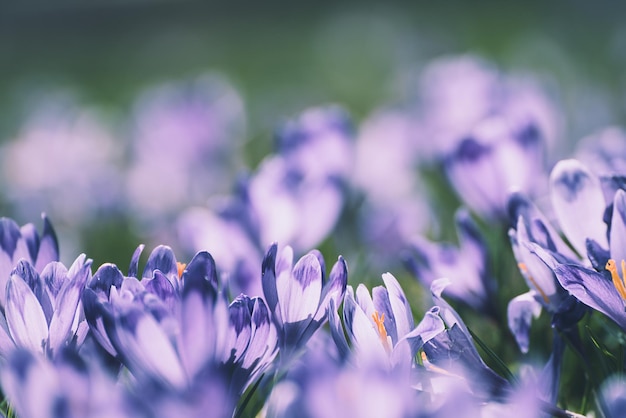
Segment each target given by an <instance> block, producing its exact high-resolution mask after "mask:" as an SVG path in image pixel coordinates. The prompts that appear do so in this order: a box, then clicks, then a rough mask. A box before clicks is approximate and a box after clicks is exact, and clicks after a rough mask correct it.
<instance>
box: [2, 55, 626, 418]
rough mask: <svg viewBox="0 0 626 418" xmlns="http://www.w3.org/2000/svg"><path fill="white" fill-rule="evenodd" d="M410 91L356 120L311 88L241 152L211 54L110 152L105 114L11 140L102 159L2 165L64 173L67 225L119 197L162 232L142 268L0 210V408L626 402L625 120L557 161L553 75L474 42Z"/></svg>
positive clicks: (17, 154)
mask: <svg viewBox="0 0 626 418" xmlns="http://www.w3.org/2000/svg"><path fill="white" fill-rule="evenodd" d="M411 99H412V100H410V102H409V103H406V104H404V105H403V106H394V107H392V106H385V107H384V108H382V109H378V110H376V111H374V113H373V114H372V115H371V116H369V117H368V118H366V120H364V121H362V123H360V124H357V123H355V121H353V120H352V119H351V118H350V115H349V114H348V113H347V112H346V110H344V109H342V108H340V107H338V106H325V107H317V108H311V109H307V110H306V111H304V112H303V113H302V114H300V115H298V116H297V117H294V118H293V119H291V120H289V121H287V122H286V123H284V124H283V126H282V127H280V128H279V129H278V130H277V134H276V144H275V145H276V147H275V149H274V151H273V152H272V153H271V154H269V155H267V156H265V157H264V158H262V159H260V160H259V161H260V163H259V164H258V165H257V166H256V168H254V169H248V170H245V171H242V172H240V173H235V171H237V170H235V166H238V165H243V161H244V160H245V158H244V157H243V156H242V155H240V154H238V153H237V152H234V151H237V150H238V149H239V148H238V147H239V146H240V145H241V144H240V143H234V142H233V139H234V138H237V137H239V136H240V135H243V128H242V127H243V124H242V123H241V120H240V116H241V115H242V113H243V110H242V103H241V102H240V99H239V97H238V95H237V94H236V93H235V92H234V91H233V90H232V88H231V87H230V86H228V85H227V84H226V83H225V82H224V81H223V80H222V79H220V78H216V77H215V76H207V77H201V78H199V79H196V80H193V81H190V82H186V83H172V84H168V85H164V86H161V87H159V88H156V89H154V90H152V91H149V92H147V93H145V94H144V95H143V96H142V97H141V98H140V99H138V100H137V103H136V105H135V108H134V109H135V110H134V112H133V123H131V124H130V125H131V126H132V128H131V129H130V131H131V132H132V136H133V138H134V141H133V145H132V146H131V147H130V148H129V149H128V151H129V153H128V155H129V157H128V158H127V160H126V161H123V162H122V161H121V160H116V158H121V157H120V155H122V154H123V153H120V154H119V155H118V154H117V153H116V152H115V148H116V147H115V146H112V145H110V143H109V142H108V141H109V139H110V138H109V137H108V136H107V135H104V134H103V135H102V138H105V139H104V140H99V141H96V142H97V143H98V144H100V146H103V147H105V148H106V149H108V150H109V151H110V153H109V152H108V151H107V152H104V150H103V151H102V152H100V153H97V152H96V153H95V154H97V155H95V156H94V155H90V156H89V158H90V159H89V160H87V161H84V158H83V157H84V155H87V154H92V153H93V149H91V148H90V152H86V151H85V150H84V149H82V148H81V147H79V146H75V144H74V142H75V141H76V142H80V141H79V140H78V139H77V138H78V137H81V136H82V134H83V133H85V132H88V131H89V129H88V128H89V127H90V126H92V125H91V124H92V123H94V122H93V119H90V118H87V119H85V120H83V121H82V122H80V123H78V122H76V123H75V124H71V123H67V119H63V118H53V119H54V120H55V121H56V123H57V124H58V126H57V127H58V129H55V130H51V131H50V130H46V129H42V128H40V126H45V125H37V124H33V125H32V127H27V128H25V130H24V132H23V133H22V134H21V138H22V139H20V140H18V141H15V142H14V143H9V144H6V145H5V147H4V148H3V150H2V158H3V161H5V160H4V159H6V161H7V162H10V163H14V164H20V161H21V158H22V157H21V156H22V153H24V155H27V156H30V154H32V153H33V152H34V151H32V150H31V149H30V148H28V147H31V146H32V147H38V146H39V145H37V144H39V143H40V141H42V140H41V138H43V137H46V138H47V137H48V135H53V136H54V135H56V136H58V137H59V138H62V139H63V141H68V142H63V143H64V144H66V145H67V148H70V149H71V150H72V151H73V152H75V153H77V155H78V154H80V155H78V157H76V158H73V159H74V160H76V161H79V162H80V163H81V164H87V165H89V166H94V167H96V169H97V170H96V173H95V174H94V172H90V173H88V172H87V170H86V169H85V170H83V169H84V166H82V165H77V166H75V167H74V166H72V165H62V164H61V165H60V166H59V170H58V171H57V172H56V174H57V175H58V176H59V178H52V177H48V176H46V175H45V170H42V172H41V173H40V172H39V171H37V170H38V168H39V167H38V164H36V163H33V164H31V165H30V166H29V167H33V170H32V172H30V177H29V176H28V175H26V174H24V173H23V172H17V171H15V170H13V171H15V172H13V171H12V170H11V168H10V167H11V165H10V164H8V163H7V164H5V165H3V167H5V169H7V170H9V171H11V174H12V175H13V176H15V177H10V176H8V175H7V176H6V177H7V181H8V182H10V183H12V188H8V190H7V193H8V194H9V195H10V196H16V197H19V199H16V207H21V205H25V206H28V207H31V206H29V205H30V204H32V203H33V201H34V202H35V204H41V205H42V206H46V205H44V204H43V203H42V202H43V201H45V199H46V195H47V194H49V195H53V196H56V197H58V202H57V203H58V204H63V205H70V206H73V207H72V208H71V209H72V210H71V211H68V212H67V213H66V216H67V218H65V219H62V221H61V222H62V223H63V222H68V221H70V220H72V219H74V220H75V221H76V224H77V225H78V224H79V223H80V222H90V223H97V222H98V217H97V216H94V215H96V214H97V213H106V212H109V211H111V210H119V211H120V212H123V213H126V212H125V211H128V213H133V214H134V215H132V216H139V217H141V219H140V220H137V225H138V230H144V231H145V230H150V231H151V232H152V233H151V234H150V239H151V240H155V239H157V238H159V239H162V241H161V242H160V243H158V244H154V245H153V247H154V248H153V249H152V251H151V252H150V253H149V254H146V253H147V252H146V253H144V248H145V246H144V245H143V244H141V245H139V246H138V247H136V250H135V251H134V253H132V254H131V252H132V247H131V250H130V251H129V254H127V255H126V256H127V259H128V268H125V267H124V268H123V269H121V268H120V267H118V265H116V264H113V263H109V262H105V263H103V264H101V265H99V266H97V265H95V263H94V261H93V260H92V259H91V258H89V257H94V256H93V255H90V254H89V251H86V254H80V255H78V256H76V257H75V258H74V261H73V262H72V263H71V264H69V263H68V265H69V267H67V265H64V264H63V263H62V262H61V261H60V256H59V254H60V252H59V247H60V245H59V243H58V238H57V234H56V232H55V229H54V228H53V226H52V223H51V222H50V220H49V219H48V216H47V215H43V230H42V232H38V230H37V228H36V227H35V226H34V225H33V224H26V225H24V226H21V227H20V226H19V225H18V224H17V223H16V222H15V221H14V220H12V219H10V218H1V219H0V388H1V390H2V393H3V396H4V398H3V399H4V402H3V403H2V404H0V411H1V412H2V413H4V414H6V415H7V416H18V417H22V418H29V417H37V418H39V417H58V416H62V417H104V416H106V417H109V416H116V417H174V416H176V417H179V416H190V417H216V418H222V417H225V418H226V417H248V416H250V417H268V418H269V417H277V418H282V417H285V418H286V417H305V418H315V417H344V416H354V417H366V418H367V417H372V418H373V417H381V416H384V417H392V418H395V417H398V418H409V417H419V418H450V417H468V418H470V417H499V416H505V415H506V414H515V415H516V416H525V417H544V416H557V417H580V416H585V414H587V415H586V416H606V417H619V416H621V414H623V405H624V404H625V403H626V377H625V376H624V374H625V373H626V366H625V363H624V355H623V353H624V352H626V136H625V135H624V134H623V132H622V131H621V130H620V129H618V128H615V127H612V128H607V129H606V130H603V131H600V132H599V133H597V134H593V135H590V136H589V137H588V138H585V139H584V140H583V141H581V142H580V146H579V148H578V150H577V153H575V154H574V157H576V158H571V156H567V157H568V158H565V159H560V160H559V158H561V157H565V156H558V158H555V152H556V150H557V149H559V146H558V144H557V143H556V142H557V141H558V139H559V126H560V117H559V116H558V112H557V111H556V106H554V104H553V102H552V101H551V100H550V98H549V96H547V95H546V94H545V93H543V92H542V90H541V88H540V86H539V83H537V82H533V81H531V80H529V79H527V78H520V77H514V76H511V75H509V74H504V73H502V72H500V71H498V70H497V69H496V68H495V67H492V66H491V65H490V64H488V63H486V62H484V61H482V60H480V59H477V58H474V57H470V56H463V57H454V58H445V59H440V60H437V61H435V62H434V63H432V64H431V65H429V66H428V67H427V68H426V69H425V71H424V73H423V75H422V77H421V79H420V82H419V90H418V91H417V92H416V93H415V95H414V97H412V98H411ZM33 123H34V122H33ZM37 123H43V122H41V121H40V122H37ZM37 126H39V128H38V127H37ZM83 129H85V131H83ZM92 133H93V132H92ZM86 136H87V137H88V139H90V140H91V139H92V138H93V137H92V136H89V135H86ZM46 141H47V139H46V140H45V141H43V142H46ZM107 144H108V145H107ZM81 146H85V147H90V145H89V144H84V143H81ZM22 147H26V151H24V148H22ZM53 148H54V147H53ZM50 152H52V151H50ZM83 154H84V155H83ZM233 155H234V156H233ZM52 157H54V156H51V155H48V156H47V158H52ZM111 161H116V162H115V164H120V165H119V166H117V168H114V167H116V166H115V164H113V165H109V163H110V162H111ZM122 167H123V169H122ZM76 171H81V174H83V173H82V172H83V171H85V175H84V176H83V175H80V176H77V175H75V172H76ZM70 172H73V173H74V175H70V174H68V173H70ZM42 173H43V174H42ZM40 174H41V178H37V177H36V176H37V175H40ZM88 174H89V175H88ZM91 174H94V175H93V176H91ZM122 178H123V180H122ZM43 179H45V180H46V181H43ZM68 179H70V180H71V182H70V181H69V180H68ZM146 179H147V180H146ZM27 180H28V181H32V184H30V183H29V182H28V181H27ZM68 182H69V184H68V186H69V188H71V189H73V190H72V191H73V194H75V195H78V198H80V199H78V198H77V199H73V197H72V196H73V194H72V195H71V196H70V197H67V196H66V195H64V194H58V193H57V189H58V188H62V189H64V190H65V188H64V187H63V184H64V183H68ZM227 185H232V188H228V187H227ZM31 186H32V187H31ZM100 187H102V188H104V187H108V188H107V189H106V193H97V194H101V195H102V196H100V198H102V199H105V200H106V202H103V201H96V200H93V199H90V198H89V195H88V192H89V191H91V190H92V189H98V188H100ZM20 191H24V194H23V195H20ZM426 196H428V197H430V199H427V198H426ZM35 198H36V199H35ZM33 199H34V200H33ZM81 199H84V201H85V202H86V203H85V202H83V201H82V200H81ZM205 200H206V201H205ZM27 202H29V204H28V205H27ZM120 202H124V204H122V203H120ZM70 203H71V204H70ZM83 203H85V205H83ZM91 206H95V207H97V209H96V210H95V211H92V210H91V209H93V208H91V209H90V207H91ZM50 207H52V208H53V212H55V213H56V210H57V208H56V207H54V206H50ZM24 213H25V214H28V213H27V212H26V211H25V212H24ZM87 214H88V215H87ZM132 216H131V215H129V217H132ZM142 228H143V229H142ZM59 239H61V241H62V240H63V237H62V236H61V234H59ZM94 239H98V238H97V237H96V238H94ZM445 241H448V242H445ZM450 241H454V242H450ZM135 245H136V244H135ZM174 249H176V251H175V250H174ZM76 253H80V251H77V252H76ZM339 254H341V255H339ZM330 256H332V258H333V259H334V260H336V261H334V262H333V263H332V265H330V264H327V260H328V259H329V257H330ZM95 258H96V257H94V259H95ZM140 266H141V267H140ZM378 278H379V279H378Z"/></svg>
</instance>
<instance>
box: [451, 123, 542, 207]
mask: <svg viewBox="0 0 626 418" xmlns="http://www.w3.org/2000/svg"><path fill="white" fill-rule="evenodd" d="M543 148H544V139H543V138H542V136H541V132H540V131H539V130H538V128H537V126H536V124H535V122H534V121H533V120H531V119H519V120H511V119H506V118H504V117H491V118H488V119H485V120H483V121H481V122H480V123H479V124H478V125H476V126H475V127H474V128H473V129H472V130H471V131H469V132H468V133H467V134H466V136H465V137H464V139H462V140H461V141H460V142H459V143H458V145H457V146H456V148H455V149H454V150H453V151H452V152H451V153H450V154H448V157H447V158H446V160H445V162H444V167H445V172H446V175H447V177H448V180H449V181H450V184H451V185H452V186H453V188H454V189H455V191H456V192H457V194H458V195H459V197H460V198H461V200H462V201H463V202H464V203H465V204H466V205H467V206H468V207H470V208H471V209H472V210H473V211H475V212H476V213H477V214H479V215H480V216H482V217H484V218H503V217H504V216H505V214H506V204H507V201H508V198H509V195H510V194H511V193H512V192H522V193H525V194H530V195H532V194H534V193H536V192H537V190H538V186H539V185H541V184H543V182H542V181H541V173H543V171H544V169H543V166H544V161H543V159H544V157H543V153H544V150H543Z"/></svg>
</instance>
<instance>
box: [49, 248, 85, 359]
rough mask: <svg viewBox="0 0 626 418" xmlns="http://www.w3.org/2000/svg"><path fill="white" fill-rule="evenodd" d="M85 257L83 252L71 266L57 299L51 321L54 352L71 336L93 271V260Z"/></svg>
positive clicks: (50, 345)
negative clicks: (83, 294)
mask: <svg viewBox="0 0 626 418" xmlns="http://www.w3.org/2000/svg"><path fill="white" fill-rule="evenodd" d="M85 258H86V257H85V255H84V254H82V255H81V256H79V257H78V258H77V259H76V261H75V262H74V264H73V265H72V267H70V272H69V274H68V280H67V281H66V282H65V284H64V286H63V288H61V291H60V292H59V295H58V297H57V299H56V304H55V310H54V314H53V315H52V320H51V321H50V338H49V349H50V350H51V351H52V353H56V352H57V350H58V349H59V348H60V347H61V345H62V344H63V343H65V342H66V341H67V339H68V337H69V336H70V333H71V328H72V323H73V322H74V318H75V317H76V310H77V308H78V303H79V302H80V298H81V295H82V292H83V289H84V288H85V284H86V283H87V280H88V279H89V275H90V273H91V263H92V260H85Z"/></svg>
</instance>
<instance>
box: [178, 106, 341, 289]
mask: <svg viewBox="0 0 626 418" xmlns="http://www.w3.org/2000/svg"><path fill="white" fill-rule="evenodd" d="M278 136H279V152H278V153H277V154H275V155H271V156H268V157H266V158H265V159H264V160H263V161H262V162H261V163H260V165H259V167H258V168H257V170H256V171H255V172H254V173H252V174H251V175H250V176H249V177H247V178H245V179H242V180H241V181H240V182H239V184H238V185H237V188H236V190H235V192H234V193H233V195H232V196H230V197H227V198H225V199H221V200H219V201H217V202H215V205H214V207H213V208H210V209H203V208H192V209H190V210H188V211H186V212H185V213H183V214H182V215H181V216H180V217H179V220H178V227H179V235H180V240H181V243H182V244H183V245H185V246H187V248H188V249H189V250H194V251H195V250H196V249H197V248H206V249H208V250H209V251H210V252H211V253H212V254H215V257H216V259H217V260H218V262H219V263H220V265H223V266H224V269H225V270H226V272H227V275H228V277H229V282H230V284H232V285H234V286H233V287H234V290H235V291H243V292H244V293H247V294H250V295H258V294H259V293H257V291H258V289H259V281H258V275H257V274H256V268H255V267H254V266H256V265H258V262H259V260H261V259H262V258H263V252H264V251H265V249H266V248H267V246H268V245H270V244H271V243H272V242H281V243H285V244H288V245H291V246H292V247H293V248H294V249H295V250H296V251H308V250H309V249H311V248H312V247H313V246H315V245H316V244H318V243H320V242H321V241H322V240H324V239H325V238H326V237H327V236H328V234H329V233H330V231H332V229H333V228H334V226H335V224H336V222H337V220H338V219H339V216H340V214H341V211H342V210H343V205H344V194H343V188H344V186H345V184H344V183H345V182H346V181H347V175H348V173H349V172H350V168H351V164H352V163H351V158H352V151H351V149H352V143H351V141H352V138H351V132H350V130H349V123H348V120H347V117H346V115H345V114H344V112H342V111H341V110H340V109H338V108H336V107H328V108H314V109H310V110H307V111H306V112H304V113H303V114H302V115H301V116H300V117H299V118H298V119H296V120H294V121H291V122H289V123H287V124H286V126H285V127H284V128H283V129H282V130H281V131H280V132H279V135H278Z"/></svg>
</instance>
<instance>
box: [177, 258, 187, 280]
mask: <svg viewBox="0 0 626 418" xmlns="http://www.w3.org/2000/svg"><path fill="white" fill-rule="evenodd" d="M176 266H177V267H178V278H179V279H180V278H181V277H183V272H184V271H185V267H187V264H185V263H181V262H180V261H177V262H176Z"/></svg>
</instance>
